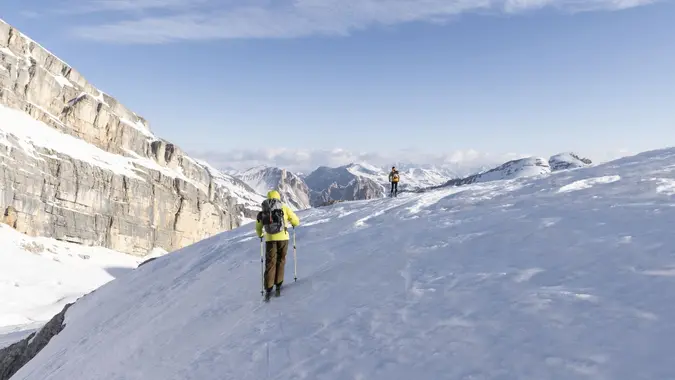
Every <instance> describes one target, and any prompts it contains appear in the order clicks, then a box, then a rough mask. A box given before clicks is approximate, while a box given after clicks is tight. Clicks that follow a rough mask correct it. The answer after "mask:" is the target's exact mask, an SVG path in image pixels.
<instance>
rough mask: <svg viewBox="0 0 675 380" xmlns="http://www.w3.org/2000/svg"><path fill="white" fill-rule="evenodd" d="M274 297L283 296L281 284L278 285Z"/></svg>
mask: <svg viewBox="0 0 675 380" xmlns="http://www.w3.org/2000/svg"><path fill="white" fill-rule="evenodd" d="M274 295H275V296H276V297H279V296H281V284H277V289H276V291H275V292H274Z"/></svg>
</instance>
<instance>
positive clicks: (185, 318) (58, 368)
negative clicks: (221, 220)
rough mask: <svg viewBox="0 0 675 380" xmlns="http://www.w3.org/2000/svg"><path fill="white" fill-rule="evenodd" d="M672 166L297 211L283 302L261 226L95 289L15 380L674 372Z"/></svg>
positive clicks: (644, 158)
mask: <svg viewBox="0 0 675 380" xmlns="http://www.w3.org/2000/svg"><path fill="white" fill-rule="evenodd" d="M673 164H675V149H669V150H661V151H655V152H647V153H644V154H642V155H638V156H636V157H628V158H623V159H620V160H617V161H614V162H611V163H609V164H606V165H598V166H596V167H592V168H584V169H577V170H574V171H570V172H566V173H564V174H554V175H551V176H549V177H546V178H540V179H518V180H515V181H504V182H499V183H486V184H474V185H469V186H466V187H462V189H459V188H458V189H442V190H438V191H434V192H429V193H425V194H406V195H405V196H401V197H398V198H393V199H391V198H388V199H379V200H373V201H359V202H351V203H350V204H341V205H339V206H333V207H322V208H317V209H311V210H307V211H306V212H305V211H303V212H300V213H299V215H300V217H301V218H302V220H301V222H302V227H301V228H298V229H297V244H298V275H299V279H298V282H297V283H294V282H293V251H292V249H289V254H288V261H287V266H286V283H287V284H288V286H287V287H286V288H285V291H284V295H283V296H282V298H280V299H275V298H273V299H272V300H271V302H270V303H269V304H264V303H262V302H261V300H260V298H261V297H260V262H259V260H258V258H259V254H260V245H259V243H258V242H257V240H256V239H255V236H254V232H253V226H250V225H249V226H246V227H244V228H239V229H236V230H233V231H228V232H226V233H223V234H221V235H219V236H215V237H212V238H209V239H206V240H203V241H200V242H198V243H196V244H194V245H192V246H190V247H186V248H184V249H182V250H179V251H176V252H174V253H171V254H169V255H167V256H164V257H160V258H158V259H157V260H155V261H153V262H151V263H148V264H146V265H144V266H143V267H140V268H138V269H137V270H135V271H132V272H129V273H128V274H126V275H125V276H123V277H121V278H118V279H117V280H115V281H112V282H110V283H108V284H106V285H104V286H102V287H101V288H99V289H98V290H97V291H96V292H95V293H94V294H91V295H87V296H86V297H84V298H83V299H81V300H80V301H78V303H77V304H76V305H75V306H74V307H72V308H71V309H70V310H69V311H68V313H67V315H66V328H65V329H64V331H63V332H62V333H61V334H59V335H58V336H57V337H56V338H55V339H54V340H53V341H52V342H51V343H50V344H49V345H48V346H47V347H46V348H45V349H44V350H43V351H42V352H40V353H39V354H38V356H37V357H36V359H34V360H33V361H31V362H30V363H29V364H28V365H26V366H25V367H24V368H23V369H21V370H20V371H19V372H18V373H17V375H15V377H14V378H15V379H22V380H38V379H39V380H61V379H64V380H65V379H78V378H91V379H97V380H107V379H120V378H124V379H127V380H135V379H145V380H160V379H161V380H178V379H181V380H192V379H199V380H216V379H241V380H247V379H266V378H269V379H276V380H285V379H316V380H334V379H388V380H396V379H415V378H419V379H467V380H468V379H485V380H488V379H531V380H547V379H555V380H557V379H561V380H563V379H565V380H566V379H594V380H655V379H659V380H660V379H673V378H675V364H673V361H672V360H671V356H672V355H671V351H672V349H671V348H672V344H673V343H672V340H673V337H674V336H675V325H674V323H675V322H674V321H675V304H673V302H672V297H673V296H672V295H673V294H675V250H674V248H673V247H674V246H675V235H674V234H673V225H675V209H674V208H673V207H674V206H675V199H674V198H673V197H672V196H669V195H668V194H666V193H664V192H663V191H662V190H661V191H659V190H658V189H659V186H663V182H657V181H649V180H644V178H643V177H644V176H645V173H647V172H650V171H652V173H653V172H658V173H659V174H658V177H659V178H662V179H665V180H670V181H672V180H675V173H674V172H672V171H668V172H666V171H661V169H662V168H663V167H666V166H667V165H673ZM650 175H653V174H650ZM619 176H620V178H621V180H614V179H618V178H619ZM599 184H602V185H601V186H599ZM561 185H562V187H561ZM596 185H598V186H596ZM563 188H567V189H571V190H579V189H585V191H563V192H560V191H559V190H560V189H563ZM456 190H461V191H456ZM346 211H347V212H349V213H348V214H346ZM326 219H328V220H330V222H328V223H326V222H320V221H323V220H326Z"/></svg>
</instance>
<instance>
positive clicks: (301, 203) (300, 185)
mask: <svg viewBox="0 0 675 380" xmlns="http://www.w3.org/2000/svg"><path fill="white" fill-rule="evenodd" d="M236 177H237V178H239V179H240V180H242V181H244V182H246V184H248V185H249V186H251V187H252V188H253V189H254V190H255V191H256V192H258V194H261V195H266V194H267V192H268V191H269V190H277V191H279V193H280V194H281V199H282V200H283V201H284V202H285V203H286V204H288V205H289V207H291V208H292V209H294V210H304V209H306V208H309V207H310V206H311V204H310V199H309V192H310V191H309V187H307V184H306V183H305V181H303V180H302V178H300V177H299V176H297V175H296V174H294V173H293V172H290V171H288V170H286V169H280V168H276V167H266V166H263V167H255V168H251V169H249V170H246V171H245V172H242V173H238V174H237V175H236Z"/></svg>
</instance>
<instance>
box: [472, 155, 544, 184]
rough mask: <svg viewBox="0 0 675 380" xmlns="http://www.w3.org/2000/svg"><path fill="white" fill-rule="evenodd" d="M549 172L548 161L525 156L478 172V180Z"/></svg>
mask: <svg viewBox="0 0 675 380" xmlns="http://www.w3.org/2000/svg"><path fill="white" fill-rule="evenodd" d="M549 173H551V167H550V166H549V164H548V161H547V160H546V159H544V158H541V157H527V158H521V159H518V160H514V161H509V162H507V163H505V164H503V165H500V166H498V167H497V168H495V169H492V170H489V171H487V172H485V173H482V174H479V176H480V178H479V179H478V182H488V181H500V180H505V179H515V178H522V177H535V176H538V175H546V174H549Z"/></svg>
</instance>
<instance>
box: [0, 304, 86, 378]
mask: <svg viewBox="0 0 675 380" xmlns="http://www.w3.org/2000/svg"><path fill="white" fill-rule="evenodd" d="M72 305H73V304H72V303H69V304H67V305H66V306H65V307H64V308H63V310H61V312H60V313H58V314H57V315H55V316H54V317H53V318H52V319H51V320H50V321H49V322H47V324H45V325H44V326H43V327H42V328H41V329H40V330H39V331H38V332H34V333H32V334H30V335H29V336H27V337H26V338H24V339H22V340H20V341H19V342H16V343H14V344H12V345H11V346H9V347H5V348H3V349H1V350H0V380H9V379H10V378H11V377H12V376H13V375H14V374H15V373H16V372H17V371H18V370H20V369H21V367H23V366H24V365H26V363H28V362H29V361H30V360H32V359H33V358H34V357H35V355H37V354H38V353H39V352H40V351H41V350H42V349H43V348H45V346H46V345H47V343H49V341H50V340H51V339H52V338H53V337H55V336H56V335H57V334H58V333H60V332H61V331H62V330H63V328H64V327H65V324H64V320H65V317H66V311H67V310H68V308H70V306H72Z"/></svg>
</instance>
